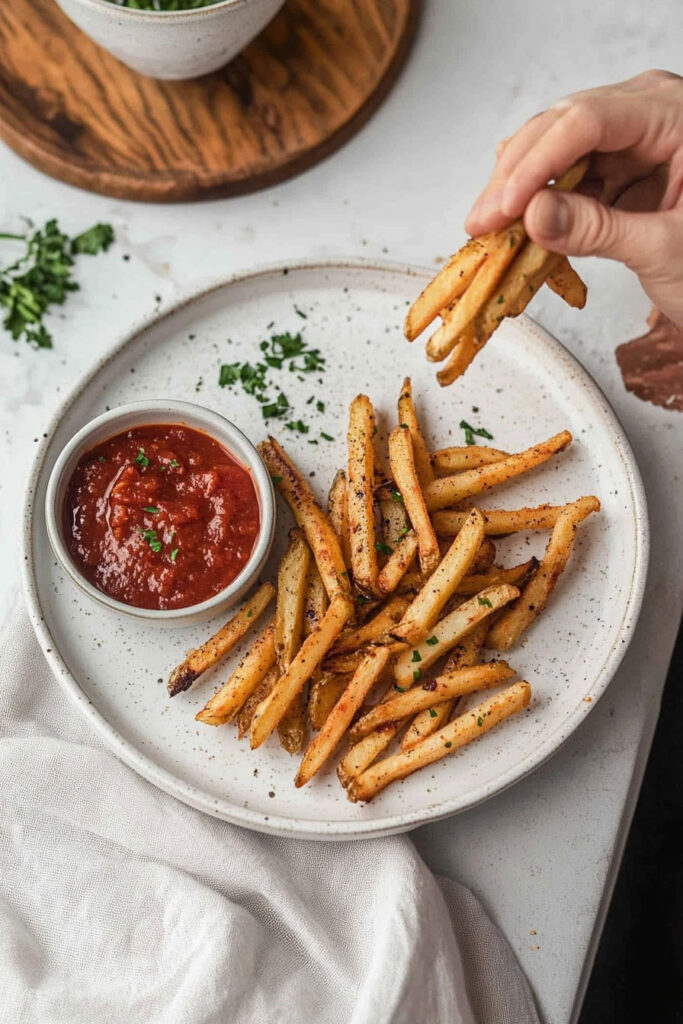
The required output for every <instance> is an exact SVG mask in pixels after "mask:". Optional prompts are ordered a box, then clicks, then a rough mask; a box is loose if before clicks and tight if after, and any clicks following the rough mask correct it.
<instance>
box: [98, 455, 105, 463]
mask: <svg viewBox="0 0 683 1024" xmlns="http://www.w3.org/2000/svg"><path fill="white" fill-rule="evenodd" d="M97 461H98V462H106V461H107V460H106V459H105V457H104V455H98V456H97Z"/></svg>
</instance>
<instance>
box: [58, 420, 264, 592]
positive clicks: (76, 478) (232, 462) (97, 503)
mask: <svg viewBox="0 0 683 1024" xmlns="http://www.w3.org/2000/svg"><path fill="white" fill-rule="evenodd" d="M64 517H65V523H66V538H67V543H68V545H69V549H70V551H71V554H72V556H73V558H74V560H75V562H76V564H77V565H78V566H79V568H80V570H81V572H82V573H83V575H84V576H85V577H86V579H88V580H89V581H90V582H91V583H92V584H93V585H94V586H96V587H97V588H98V589H99V590H101V591H103V592H104V593H105V594H109V595H110V596H111V597H113V598H116V600H117V601H122V602H124V603H125V604H131V605H134V606H135V607H137V608H187V607H189V606H190V605H193V604H198V603H199V602H200V601H205V600H207V599H208V598H210V597H213V595H214V594H217V593H218V592H219V591H221V590H222V589H223V588H224V587H226V586H227V585H228V584H229V583H231V582H232V581H233V580H234V579H235V577H236V576H237V575H238V574H239V573H240V571H241V570H242V569H243V568H244V566H245V565H246V563H247V562H248V560H249V556H250V555H251V552H252V550H253V548H254V544H255V543H256V538H257V537H258V533H259V529H260V525H261V515H260V509H259V502H258V496H257V493H256V488H255V486H254V482H253V480H252V478H251V475H250V474H249V472H248V470H246V469H245V468H244V467H243V466H242V465H240V463H238V462H237V461H236V459H235V458H234V456H233V455H231V453H230V452H229V451H228V450H227V449H226V448H224V447H223V446H222V445H220V444H219V443H218V441H214V439H213V438H212V437H209V435H208V434H205V433H203V432H202V431H200V430H193V429H192V428H190V427H185V426H180V425H174V424H154V425H149V426H142V427H135V428H134V429H132V430H127V431H125V432H124V433H122V434H115V435H114V436H113V437H110V438H107V440H106V441H103V442H102V443H101V444H98V445H97V447H95V448H93V449H91V450H90V451H89V452H87V453H86V454H85V455H84V456H83V457H82V458H81V460H80V461H79V463H78V465H77V466H76V469H75V470H74V472H73V475H72V476H71V479H70V480H69V484H68V486H67V492H66V499H65V503H64Z"/></svg>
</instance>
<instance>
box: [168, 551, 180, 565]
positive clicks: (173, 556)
mask: <svg viewBox="0 0 683 1024" xmlns="http://www.w3.org/2000/svg"><path fill="white" fill-rule="evenodd" d="M179 551H180V548H173V551H172V552H171V555H170V558H171V561H172V562H175V560H176V558H177V557H178V552H179Z"/></svg>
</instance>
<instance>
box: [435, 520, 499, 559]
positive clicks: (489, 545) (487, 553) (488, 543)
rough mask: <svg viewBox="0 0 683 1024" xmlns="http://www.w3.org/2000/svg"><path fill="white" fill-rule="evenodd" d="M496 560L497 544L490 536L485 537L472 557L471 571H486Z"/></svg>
mask: <svg viewBox="0 0 683 1024" xmlns="http://www.w3.org/2000/svg"><path fill="white" fill-rule="evenodd" d="M482 515H483V513H482ZM446 543H447V542H446ZM495 560H496V545H495V544H494V542H493V541H492V540H491V538H490V537H484V539H483V540H482V542H481V544H480V545H479V548H478V549H477V553H476V554H475V556H474V558H473V559H472V564H471V565H470V568H469V571H470V573H474V572H477V573H481V572H486V571H487V570H488V569H490V568H491V566H492V565H493V563H494V562H495Z"/></svg>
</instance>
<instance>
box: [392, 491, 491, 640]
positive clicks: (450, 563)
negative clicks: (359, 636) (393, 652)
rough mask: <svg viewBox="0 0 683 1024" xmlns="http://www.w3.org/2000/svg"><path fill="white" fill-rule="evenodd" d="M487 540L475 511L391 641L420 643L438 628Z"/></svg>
mask: <svg viewBox="0 0 683 1024" xmlns="http://www.w3.org/2000/svg"><path fill="white" fill-rule="evenodd" d="M483 538H484V520H483V517H482V515H481V513H480V512H479V510H478V509H476V508H473V509H472V510H471V511H470V513H469V515H468V518H467V520H466V522H465V523H464V525H463V527H462V529H461V530H460V532H459V534H458V536H457V537H456V538H455V540H454V541H453V543H452V544H451V546H450V549H449V550H448V552H447V554H446V555H445V557H444V558H443V559H442V560H441V562H440V564H439V567H438V568H437V570H436V572H434V573H433V574H432V575H431V576H430V577H429V579H428V580H427V582H426V583H425V584H424V586H423V587H422V589H421V590H420V592H419V594H418V595H417V597H416V598H415V600H414V601H413V602H412V604H411V605H410V606H409V607H408V609H407V610H406V613H405V615H404V616H403V618H402V619H401V621H400V623H399V624H398V626H396V627H394V628H392V630H391V638H392V639H396V640H407V641H411V642H412V641H416V640H418V639H419V638H420V637H421V636H424V634H425V632H426V630H428V629H429V628H430V627H431V626H433V625H434V623H435V622H436V620H437V619H438V617H439V613H440V612H441V610H442V608H443V607H444V605H445V604H446V602H447V601H448V599H449V598H450V597H452V595H453V594H454V593H455V589H456V587H457V586H458V584H459V583H460V581H461V580H462V578H463V576H464V575H465V573H466V572H467V570H468V569H469V567H470V565H471V564H472V561H473V560H474V556H475V555H476V553H477V550H478V548H479V545H480V544H481V542H482V540H483Z"/></svg>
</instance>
